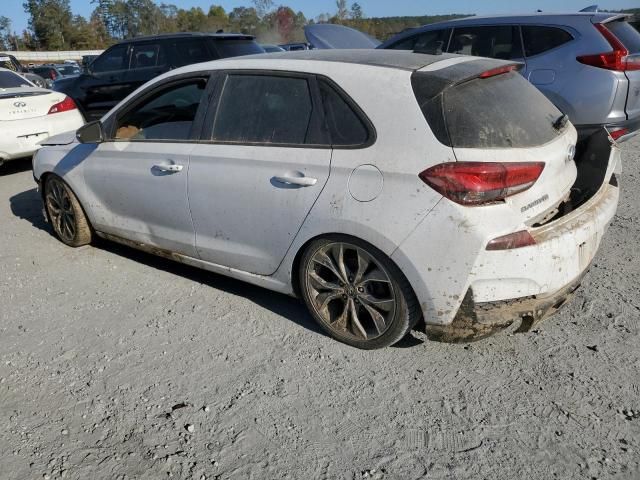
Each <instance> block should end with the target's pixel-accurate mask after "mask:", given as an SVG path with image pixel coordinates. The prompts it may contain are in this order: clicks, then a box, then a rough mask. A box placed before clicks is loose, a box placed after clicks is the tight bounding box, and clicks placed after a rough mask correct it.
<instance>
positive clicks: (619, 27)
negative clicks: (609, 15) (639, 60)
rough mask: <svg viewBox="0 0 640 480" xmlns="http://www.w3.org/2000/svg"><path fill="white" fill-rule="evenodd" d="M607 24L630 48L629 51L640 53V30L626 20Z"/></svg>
mask: <svg viewBox="0 0 640 480" xmlns="http://www.w3.org/2000/svg"><path fill="white" fill-rule="evenodd" d="M605 26H606V27H607V28H608V29H609V30H610V31H611V33H613V34H614V35H615V36H616V37H618V40H620V41H621V42H622V43H623V44H624V46H625V47H626V48H627V50H629V53H632V54H633V53H640V32H638V31H637V30H636V29H635V28H633V27H632V26H631V25H629V24H628V23H627V22H625V21H617V22H610V23H606V24H605Z"/></svg>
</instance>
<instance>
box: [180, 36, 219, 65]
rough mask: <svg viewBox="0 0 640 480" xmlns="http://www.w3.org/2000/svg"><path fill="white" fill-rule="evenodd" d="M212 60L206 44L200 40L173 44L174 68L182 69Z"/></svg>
mask: <svg viewBox="0 0 640 480" xmlns="http://www.w3.org/2000/svg"><path fill="white" fill-rule="evenodd" d="M208 60H214V58H213V56H212V55H211V54H210V53H209V51H208V50H207V44H206V42H204V41H202V40H184V41H178V42H176V44H175V62H174V64H175V66H176V67H182V66H183V65H190V64H192V63H200V62H206V61H208Z"/></svg>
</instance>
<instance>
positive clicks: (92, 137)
mask: <svg viewBox="0 0 640 480" xmlns="http://www.w3.org/2000/svg"><path fill="white" fill-rule="evenodd" d="M76 138H77V139H78V141H79V142H80V143H102V142H104V128H102V122H100V120H97V121H95V122H90V123H87V124H86V125H84V126H82V127H80V128H79V129H78V131H77V132H76Z"/></svg>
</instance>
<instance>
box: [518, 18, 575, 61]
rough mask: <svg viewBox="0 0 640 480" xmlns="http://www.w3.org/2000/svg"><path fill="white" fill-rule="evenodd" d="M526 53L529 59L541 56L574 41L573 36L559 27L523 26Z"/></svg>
mask: <svg viewBox="0 0 640 480" xmlns="http://www.w3.org/2000/svg"><path fill="white" fill-rule="evenodd" d="M522 39H523V40H524V53H525V55H526V56H527V57H533V56H534V55H540V54H541V53H544V52H547V51H549V50H551V49H553V48H556V47H559V46H560V45H564V44H565V43H568V42H570V41H571V40H573V36H571V34H570V33H569V32H567V31H565V30H563V29H561V28H557V27H539V26H535V25H532V26H529V25H523V26H522Z"/></svg>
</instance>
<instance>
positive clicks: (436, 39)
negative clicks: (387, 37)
mask: <svg viewBox="0 0 640 480" xmlns="http://www.w3.org/2000/svg"><path fill="white" fill-rule="evenodd" d="M450 34H451V30H450V29H445V30H431V31H428V32H422V33H418V34H416V35H412V36H411V37H409V38H405V39H404V40H401V41H400V42H398V43H396V44H394V45H392V46H391V47H390V48H392V49H393V50H417V51H419V52H424V53H431V54H433V55H436V54H438V53H442V52H444V51H445V50H446V49H447V43H448V42H449V36H450Z"/></svg>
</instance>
